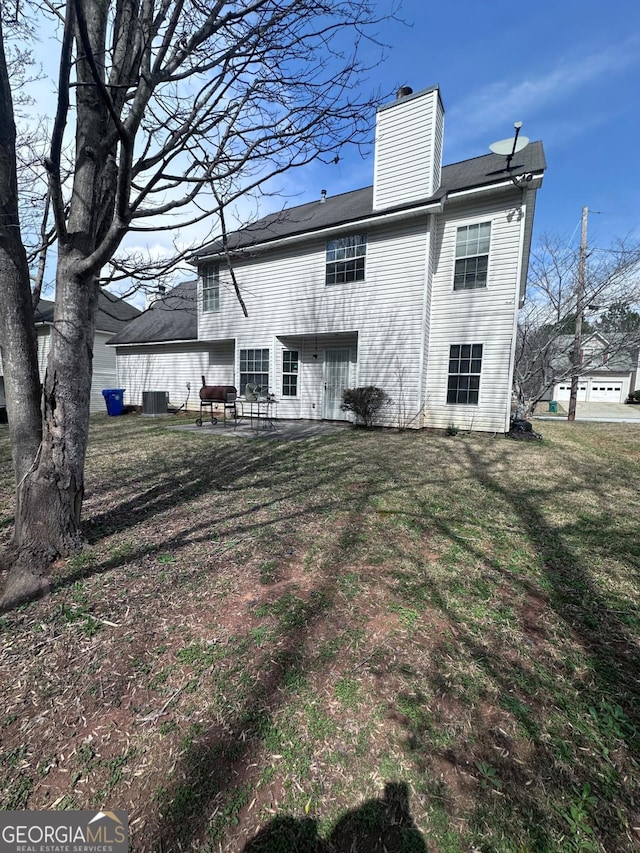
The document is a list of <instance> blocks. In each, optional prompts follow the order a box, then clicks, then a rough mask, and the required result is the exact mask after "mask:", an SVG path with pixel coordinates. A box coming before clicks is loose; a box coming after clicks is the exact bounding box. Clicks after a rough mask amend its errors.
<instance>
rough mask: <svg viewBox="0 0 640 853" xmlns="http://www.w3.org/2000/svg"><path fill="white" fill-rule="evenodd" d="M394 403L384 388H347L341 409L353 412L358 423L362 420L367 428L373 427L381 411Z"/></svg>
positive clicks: (373, 386) (368, 386)
mask: <svg viewBox="0 0 640 853" xmlns="http://www.w3.org/2000/svg"><path fill="white" fill-rule="evenodd" d="M392 402H393V401H392V400H391V397H390V396H389V395H388V394H387V392H386V391H383V390H382V388H377V387H376V386H375V385H366V386H364V387H363V388H345V389H344V391H343V392H342V405H341V406H340V408H341V409H342V411H343V412H353V413H354V414H355V416H356V423H358V420H360V421H362V422H363V423H364V425H365V427H372V426H373V423H374V421H375V419H376V417H377V415H378V413H379V411H380V409H382V408H383V407H384V406H388V405H389V404H390V403H392Z"/></svg>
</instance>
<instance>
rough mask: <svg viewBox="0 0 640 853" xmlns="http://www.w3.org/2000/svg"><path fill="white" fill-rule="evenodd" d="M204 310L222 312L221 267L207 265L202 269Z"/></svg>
mask: <svg viewBox="0 0 640 853" xmlns="http://www.w3.org/2000/svg"><path fill="white" fill-rule="evenodd" d="M202 310H203V311H206V312H211V311H219V310H220V267H219V266H218V264H207V266H204V267H202Z"/></svg>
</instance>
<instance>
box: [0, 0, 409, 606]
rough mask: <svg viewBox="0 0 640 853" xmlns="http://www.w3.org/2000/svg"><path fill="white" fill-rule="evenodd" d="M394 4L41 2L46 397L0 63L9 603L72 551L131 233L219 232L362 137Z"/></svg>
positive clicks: (7, 89) (0, 330)
mask: <svg viewBox="0 0 640 853" xmlns="http://www.w3.org/2000/svg"><path fill="white" fill-rule="evenodd" d="M391 5H392V4H389V6H388V7H386V10H385V17H384V18H379V17H377V16H376V11H375V8H374V5H372V4H370V3H369V2H368V0H244V2H231V0H206V2H205V0H67V2H64V3H62V4H54V3H53V2H51V3H50V4H49V0H45V6H44V7H41V11H42V9H45V10H46V9H48V10H49V12H50V13H51V15H52V16H54V17H56V16H57V17H58V19H59V27H60V44H59V48H60V61H59V75H58V80H57V103H56V105H55V113H54V115H53V117H52V123H51V131H50V137H49V141H48V154H47V156H46V158H45V161H44V162H45V167H46V174H47V184H48V199H49V202H48V203H49V204H50V209H51V216H52V220H53V223H54V227H55V239H56V274H55V288H56V293H55V314H54V325H53V331H52V343H51V351H50V355H49V361H48V367H47V371H46V375H45V378H44V384H43V389H42V394H40V386H39V379H38V371H37V365H36V359H35V338H34V331H33V313H32V307H31V306H32V303H31V289H30V285H29V268H28V259H27V255H26V252H25V241H24V239H23V236H22V234H21V227H20V220H19V216H18V207H19V202H18V181H17V174H16V160H17V153H18V152H17V147H18V146H17V144H16V131H15V124H16V123H15V104H14V103H13V101H12V91H11V81H10V79H9V73H8V66H7V61H6V55H5V53H4V51H1V52H0V205H1V210H0V215H1V217H2V218H1V219H0V298H1V299H2V304H3V312H2V319H1V320H0V344H1V345H2V355H3V363H4V375H5V386H6V397H7V407H8V413H9V422H10V434H11V441H12V447H13V459H14V466H15V476H16V514H15V535H14V551H13V553H12V563H11V571H10V574H9V581H8V584H7V587H6V589H5V595H4V598H3V604H4V605H5V606H8V605H9V604H11V603H13V602H16V601H18V600H22V599H25V598H28V597H30V596H32V595H34V594H37V592H38V591H40V590H41V589H43V588H44V587H46V584H47V580H46V575H47V571H48V566H49V564H50V562H51V560H53V559H54V558H55V557H56V556H58V555H68V554H70V553H73V552H76V551H77V550H78V549H80V548H81V547H82V534H81V528H80V516H81V508H82V500H83V492H84V461H85V453H86V447H87V441H88V424H89V390H90V385H91V360H92V347H93V339H94V331H95V310H96V304H97V294H98V282H99V279H100V276H101V275H103V271H104V269H105V268H106V267H108V266H109V264H111V263H112V262H113V265H114V269H115V270H116V271H119V273H121V274H128V273H130V272H134V271H135V270H134V269H133V267H132V266H131V265H130V261H131V259H130V258H127V257H126V255H125V254H122V255H120V256H118V257H116V255H117V253H118V250H119V248H120V247H121V245H122V242H123V239H124V237H125V236H126V235H127V234H129V233H131V232H151V231H156V230H157V229H159V228H166V229H176V228H178V227H183V228H184V227H186V226H188V225H190V224H193V223H196V222H199V221H202V220H209V221H214V222H218V223H219V217H218V219H215V217H216V214H218V215H219V214H220V213H221V211H222V210H223V208H224V207H226V206H228V205H229V204H232V203H233V202H234V200H236V199H238V198H239V197H240V196H241V195H242V194H243V193H245V192H247V191H249V190H251V189H255V188H257V187H260V186H263V185H264V184H265V182H267V181H268V180H269V179H271V178H273V177H274V176H276V175H278V174H280V173H282V172H283V171H284V170H286V169H290V168H291V167H294V166H300V165H303V164H305V163H309V162H310V161H312V160H314V159H318V158H320V159H326V160H332V159H334V158H338V157H339V156H340V151H341V149H342V147H343V146H345V145H349V144H360V143H362V142H365V141H368V138H369V133H370V122H371V117H372V114H373V107H374V106H375V103H376V102H377V100H378V98H377V97H376V96H375V95H367V96H361V95H360V94H359V92H360V88H359V87H360V83H361V80H362V75H363V72H365V71H366V68H365V66H364V65H363V63H362V61H361V58H360V57H361V55H362V51H361V48H362V43H363V42H364V41H369V42H370V43H374V44H377V42H376V28H377V26H378V24H380V23H381V21H382V20H384V19H386V18H388V17H389V15H392V14H394V10H392V9H391ZM1 42H2V32H1V31H0V43H1ZM378 47H379V48H380V46H379V45H378ZM381 52H382V48H380V53H381ZM379 58H380V56H379V55H377V56H376V58H375V61H374V63H372V64H377V62H378V61H379ZM67 161H69V163H70V172H69V171H68V168H67ZM212 217H213V219H211V218H212ZM49 239H50V235H49V233H48V231H47V228H46V227H44V228H43V229H42V231H41V241H42V244H43V245H44V244H46V243H47V241H48V240H49ZM147 272H149V271H147Z"/></svg>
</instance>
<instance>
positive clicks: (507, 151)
mask: <svg viewBox="0 0 640 853" xmlns="http://www.w3.org/2000/svg"><path fill="white" fill-rule="evenodd" d="M513 126H514V128H515V130H516V135H515V136H512V137H511V138H510V139H499V140H498V141H497V142H494V143H492V144H491V145H490V146H489V151H492V152H493V153H494V154H500V155H501V156H503V157H506V158H507V168H506V170H505V171H510V170H511V161H512V160H513V157H514V155H515V154H517V153H518V151H522V149H523V148H526V147H527V145H528V144H529V138H528V137H527V136H520V128H521V127H522V122H521V121H517V122H515V123H514V125H513ZM514 168H515V167H514Z"/></svg>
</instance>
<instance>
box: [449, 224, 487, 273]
mask: <svg viewBox="0 0 640 853" xmlns="http://www.w3.org/2000/svg"><path fill="white" fill-rule="evenodd" d="M490 240H491V223H490V222H480V223H478V224H477V225H463V226H461V227H460V228H458V232H457V235H456V267H455V274H454V278H453V289H454V290H475V289H477V288H479V287H486V286H487V271H488V269H489V243H490Z"/></svg>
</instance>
